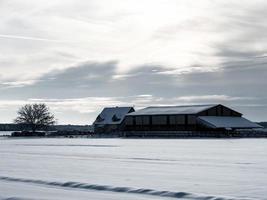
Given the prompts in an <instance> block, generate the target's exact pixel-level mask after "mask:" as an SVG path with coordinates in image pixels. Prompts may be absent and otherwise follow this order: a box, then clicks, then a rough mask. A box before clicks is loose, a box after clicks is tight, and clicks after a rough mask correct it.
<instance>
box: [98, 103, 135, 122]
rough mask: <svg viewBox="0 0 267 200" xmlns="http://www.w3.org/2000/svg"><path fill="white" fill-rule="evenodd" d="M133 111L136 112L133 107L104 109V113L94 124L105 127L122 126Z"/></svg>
mask: <svg viewBox="0 0 267 200" xmlns="http://www.w3.org/2000/svg"><path fill="white" fill-rule="evenodd" d="M131 110H134V108H133V107H108V108H104V109H103V110H102V112H101V113H100V114H99V115H98V117H97V119H96V120H95V122H94V124H99V125H104V124H120V123H121V122H122V121H123V119H124V117H125V115H126V114H127V113H129V112H131Z"/></svg>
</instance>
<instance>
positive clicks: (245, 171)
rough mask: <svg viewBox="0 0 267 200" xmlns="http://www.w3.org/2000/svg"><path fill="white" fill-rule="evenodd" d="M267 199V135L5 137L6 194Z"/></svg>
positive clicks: (100, 199) (1, 175)
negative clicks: (254, 137) (225, 137)
mask: <svg viewBox="0 0 267 200" xmlns="http://www.w3.org/2000/svg"><path fill="white" fill-rule="evenodd" d="M175 198H176V199H193V200H194V199H199V200H212V199H217V200H224V199H267V139H220V140H215V139H177V140H167V139H153V140H151V139H139V140H138V139H18V138H16V139H8V138H0V199H1V200H4V199H5V200H7V199H12V200H21V199H23V200H24V199H29V200H32V199H35V200H37V199H38V200H70V199H71V200H76V199H77V200H79V199H81V200H85V199H86V200H88V199H94V200H110V199H111V200H157V199H175Z"/></svg>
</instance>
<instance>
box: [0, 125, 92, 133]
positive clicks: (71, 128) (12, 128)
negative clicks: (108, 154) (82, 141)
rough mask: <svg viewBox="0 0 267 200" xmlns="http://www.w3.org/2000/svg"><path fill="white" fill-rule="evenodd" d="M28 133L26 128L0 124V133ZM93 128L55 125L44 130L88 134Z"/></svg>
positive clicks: (88, 126)
mask: <svg viewBox="0 0 267 200" xmlns="http://www.w3.org/2000/svg"><path fill="white" fill-rule="evenodd" d="M22 130H25V131H29V130H30V129H28V128H27V127H26V126H23V127H22V126H21V125H18V124H0V131H22ZM92 130H93V128H92V126H90V125H71V124H69V125H55V126H51V127H49V128H47V129H46V131H84V132H90V131H92Z"/></svg>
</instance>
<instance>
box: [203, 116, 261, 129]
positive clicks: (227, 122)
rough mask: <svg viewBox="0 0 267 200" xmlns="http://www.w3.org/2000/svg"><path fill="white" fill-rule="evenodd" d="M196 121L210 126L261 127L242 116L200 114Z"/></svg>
mask: <svg viewBox="0 0 267 200" xmlns="http://www.w3.org/2000/svg"><path fill="white" fill-rule="evenodd" d="M198 121H199V122H200V123H202V124H203V125H205V126H208V127H210V128H236V129H246V128H262V126H260V125H258V124H256V123H254V122H251V121H249V120H247V119H245V118H243V117H221V116H200V117H198Z"/></svg>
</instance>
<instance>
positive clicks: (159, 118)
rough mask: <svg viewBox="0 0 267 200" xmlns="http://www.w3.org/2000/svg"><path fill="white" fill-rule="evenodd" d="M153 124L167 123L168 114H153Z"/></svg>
mask: <svg viewBox="0 0 267 200" xmlns="http://www.w3.org/2000/svg"><path fill="white" fill-rule="evenodd" d="M152 124H157V125H164V124H167V116H152Z"/></svg>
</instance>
